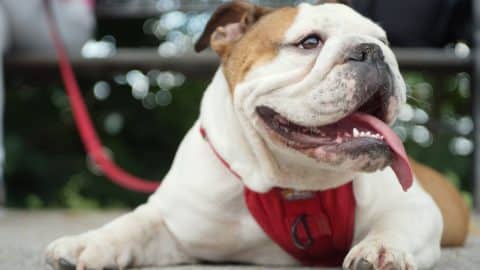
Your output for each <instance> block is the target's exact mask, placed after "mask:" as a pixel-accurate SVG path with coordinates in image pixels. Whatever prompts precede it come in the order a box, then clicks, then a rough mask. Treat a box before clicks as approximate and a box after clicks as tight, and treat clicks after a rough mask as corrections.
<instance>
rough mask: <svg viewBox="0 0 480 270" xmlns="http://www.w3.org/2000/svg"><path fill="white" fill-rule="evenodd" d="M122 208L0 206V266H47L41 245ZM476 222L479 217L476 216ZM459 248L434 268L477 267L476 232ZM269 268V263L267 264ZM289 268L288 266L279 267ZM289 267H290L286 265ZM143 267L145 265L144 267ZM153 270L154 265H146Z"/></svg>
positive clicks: (234, 269)
mask: <svg viewBox="0 0 480 270" xmlns="http://www.w3.org/2000/svg"><path fill="white" fill-rule="evenodd" d="M120 214H122V212H101V213H98V212H65V211H35V212H26V211H10V210H4V211H1V210H0V270H19V269H25V270H27V269H28V270H30V269H49V268H48V267H47V266H46V265H45V264H44V260H43V250H44V248H45V246H46V245H47V244H48V243H49V242H50V241H52V240H54V239H56V238H57V237H59V236H63V235H66V234H74V233H80V232H83V231H85V230H88V229H91V228H95V227H98V226H100V225H102V224H104V223H105V222H107V221H109V220H111V219H113V218H114V217H116V216H118V215H120ZM475 222H476V224H477V226H478V225H480V219H479V218H478V217H477V218H476V221H475ZM474 234H476V235H472V236H471V237H470V239H469V241H468V243H467V245H466V246H465V247H463V248H455V249H445V250H444V251H443V254H442V258H441V260H440V262H439V264H438V266H437V268H436V269H440V270H450V269H452V270H476V269H480V232H478V231H477V232H474ZM270 268H271V267H270ZM161 269H167V270H190V269H192V270H212V269H213V270H216V269H228V270H259V269H267V267H256V266H227V265H216V266H211V265H210V266H209V265H203V266H199V265H195V266H177V267H164V268H161ZM280 269H285V270H289V268H280ZM290 269H291V268H290ZM296 269H301V270H304V269H308V268H296ZM144 270H145V269H144ZM150 270H154V269H150Z"/></svg>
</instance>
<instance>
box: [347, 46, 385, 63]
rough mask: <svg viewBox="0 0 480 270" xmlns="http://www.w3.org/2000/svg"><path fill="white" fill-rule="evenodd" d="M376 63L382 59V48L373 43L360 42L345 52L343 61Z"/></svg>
mask: <svg viewBox="0 0 480 270" xmlns="http://www.w3.org/2000/svg"><path fill="white" fill-rule="evenodd" d="M348 61H355V62H367V63H378V62H379V61H381V62H383V61H384V56H383V52H382V48H380V46H378V45H377V44H374V43H361V44H359V45H357V46H355V47H353V48H352V49H350V50H349V51H348V52H347V53H346V54H345V62H348Z"/></svg>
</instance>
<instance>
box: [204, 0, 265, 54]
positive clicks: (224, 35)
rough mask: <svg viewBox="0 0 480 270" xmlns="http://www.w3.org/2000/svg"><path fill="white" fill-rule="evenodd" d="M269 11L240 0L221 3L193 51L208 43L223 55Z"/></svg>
mask: <svg viewBox="0 0 480 270" xmlns="http://www.w3.org/2000/svg"><path fill="white" fill-rule="evenodd" d="M270 11H272V9H271V8H267V7H260V6H257V5H255V4H252V3H250V2H248V1H242V0H236V1H232V2H229V3H226V4H223V5H221V6H220V7H218V8H217V10H216V11H215V12H214V13H213V15H212V17H211V18H210V21H209V22H208V23H207V26H206V27H205V30H204V31H203V33H202V35H201V36H200V38H199V39H198V41H197V43H196V44H195V51H197V52H200V51H203V50H205V49H206V48H208V46H209V45H210V46H211V47H212V49H213V50H214V51H215V52H216V53H217V54H218V55H220V56H222V55H224V54H225V52H227V51H228V49H229V48H230V47H231V45H233V44H234V43H235V42H236V41H238V40H239V39H240V38H241V37H242V36H243V35H244V34H245V32H246V31H247V30H248V28H249V27H250V26H252V25H253V24H254V23H255V22H257V21H258V20H259V19H260V18H261V17H262V16H263V15H265V14H267V13H269V12H270Z"/></svg>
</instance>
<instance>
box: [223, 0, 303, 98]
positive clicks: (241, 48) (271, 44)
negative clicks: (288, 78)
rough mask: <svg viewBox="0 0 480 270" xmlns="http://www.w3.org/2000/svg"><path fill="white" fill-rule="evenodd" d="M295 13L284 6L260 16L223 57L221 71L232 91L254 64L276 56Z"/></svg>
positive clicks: (295, 10) (294, 10)
mask: <svg viewBox="0 0 480 270" xmlns="http://www.w3.org/2000/svg"><path fill="white" fill-rule="evenodd" d="M297 13H298V10H297V9H296V8H293V7H285V8H281V9H278V10H275V11H273V12H271V13H269V14H267V15H265V16H263V17H262V18H261V19H260V20H259V21H258V22H257V23H256V24H254V25H253V26H252V27H251V28H250V29H249V30H248V31H247V32H246V33H245V35H244V36H243V37H242V38H241V39H240V40H239V41H238V42H237V43H235V44H234V45H233V47H232V49H231V50H230V51H229V52H228V53H227V54H226V55H224V56H223V57H222V62H223V70H224V73H225V76H226V78H227V81H228V84H229V86H230V89H231V90H232V91H233V89H235V86H236V85H237V84H238V83H240V82H241V81H243V79H245V76H246V74H247V73H248V72H249V71H250V70H251V69H252V68H253V67H255V66H257V65H259V64H262V63H265V62H267V61H269V60H271V59H273V58H274V57H275V56H276V55H277V52H278V50H279V46H280V45H281V42H282V40H283V38H284V36H285V32H286V31H287V30H288V28H289V27H290V26H291V25H292V23H293V21H294V19H295V17H296V15H297Z"/></svg>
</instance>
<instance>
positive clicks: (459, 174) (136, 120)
mask: <svg viewBox="0 0 480 270" xmlns="http://www.w3.org/2000/svg"><path fill="white" fill-rule="evenodd" d="M459 76H465V74H460V75H457V74H453V75H450V76H442V77H440V76H435V75H432V74H430V75H427V74H425V73H418V72H407V73H405V78H406V81H407V83H408V85H409V89H410V91H409V103H410V104H411V105H412V108H414V109H418V108H419V109H421V110H424V111H425V112H427V114H428V116H429V118H428V122H427V123H425V124H424V126H425V127H427V129H428V130H429V131H430V132H431V137H432V138H431V139H430V140H428V141H427V142H423V143H418V142H415V140H413V139H412V136H410V135H409V134H411V131H412V129H413V128H414V127H415V126H418V125H419V123H416V122H415V120H414V119H413V120H411V121H407V122H401V121H399V123H398V124H397V126H404V127H405V129H406V130H407V141H406V147H407V150H408V152H409V154H410V155H412V156H413V157H414V158H416V159H417V160H419V161H421V162H424V163H426V164H428V165H430V166H432V167H434V168H436V169H437V170H439V171H440V172H442V173H444V174H445V175H446V176H447V177H448V178H449V179H450V180H451V181H452V183H454V184H455V185H456V186H458V187H459V188H461V189H462V190H465V191H468V190H471V188H472V187H471V183H470V179H471V169H472V164H471V163H472V162H471V155H466V156H461V155H458V154H454V153H452V149H451V147H449V146H450V145H451V142H452V139H453V138H455V137H456V136H459V134H458V132H457V131H456V129H455V125H454V124H455V123H456V121H454V122H453V124H450V125H449V123H448V122H449V121H450V122H452V120H455V119H457V118H459V117H462V116H465V115H467V116H468V115H469V112H470V104H469V98H468V97H469V91H470V89H469V88H468V89H467V91H466V92H465V93H467V94H465V93H463V94H462V91H465V89H463V90H462V89H460V87H464V86H460V85H459V84H458V80H459ZM425 83H427V84H428V85H430V86H431V87H428V85H427V88H428V89H430V90H429V91H431V93H424V92H421V91H420V92H419V90H418V89H416V88H418V86H419V84H425ZM110 84H111V85H112V90H111V93H110V95H109V97H108V98H107V99H105V100H98V99H96V98H95V97H94V95H93V91H92V90H91V89H92V87H93V82H85V83H84V84H83V88H84V89H85V91H84V95H85V97H86V99H87V104H88V107H89V109H90V111H91V114H92V116H93V119H94V123H95V126H96V128H97V130H98V132H99V134H100V137H101V138H102V139H103V141H104V143H105V145H106V146H107V147H108V148H109V149H110V150H111V152H113V154H114V158H115V160H116V161H117V162H118V163H119V164H121V166H123V167H124V168H125V169H127V170H128V171H130V172H132V173H134V174H137V175H141V176H144V177H148V178H150V179H159V180H160V179H162V176H163V175H164V174H165V173H166V172H167V170H168V168H169V166H170V164H171V162H172V159H173V157H174V154H175V151H176V148H177V146H178V144H179V142H180V140H181V139H182V137H183V135H184V134H185V133H186V131H187V130H188V129H189V128H190V126H191V125H192V124H193V123H194V121H195V119H196V117H197V116H198V112H199V104H200V99H201V96H202V93H203V90H204V89H205V88H206V86H207V84H208V81H201V82H200V81H189V80H187V82H186V83H185V84H184V85H183V86H181V87H177V88H173V89H171V90H170V92H171V94H172V101H171V103H170V104H168V105H167V106H157V107H155V108H153V109H147V108H145V107H144V106H143V105H142V104H143V103H142V102H141V101H139V100H136V99H134V98H133V97H132V94H131V89H130V87H127V86H125V85H118V84H116V83H114V82H113V81H111V82H110ZM8 85H9V87H8V89H9V90H8V91H7V108H6V139H5V140H6V150H7V163H6V172H5V173H6V180H7V186H8V206H11V207H25V208H42V207H69V208H98V207H102V208H103V207H109V208H112V207H115V208H121V207H133V206H135V205H137V204H139V203H141V202H143V201H145V199H146V197H147V195H144V194H138V193H134V192H131V191H128V190H124V189H122V188H120V187H118V186H116V185H114V184H112V183H111V182H109V181H107V180H106V179H105V178H104V177H102V176H101V175H98V174H96V173H98V171H97V170H96V169H95V168H94V167H92V164H91V163H90V162H89V161H88V160H87V158H86V156H85V153H84V150H83V147H82V145H81V142H80V141H79V138H78V134H77V132H76V129H75V125H74V123H73V121H72V117H71V113H70V109H69V106H68V103H67V100H66V96H65V94H64V92H63V90H62V89H61V88H60V87H59V86H58V85H60V84H59V82H52V83H51V84H49V85H48V86H47V87H45V88H43V89H41V88H36V87H33V86H31V83H28V82H25V81H23V80H20V79H17V80H9V83H8ZM424 90H425V89H423V90H422V91H424ZM150 91H151V92H158V91H160V90H159V89H154V88H152V89H151V90H150ZM427 92H428V91H427ZM112 115H115V116H117V117H120V118H121V119H122V121H121V122H123V124H121V125H120V126H121V127H120V128H118V129H116V130H115V132H114V134H112V132H107V131H108V129H107V128H106V123H107V121H108V120H107V119H108V118H109V116H112ZM469 136H471V135H470V134H467V135H466V137H467V138H468V137H469ZM466 198H467V200H470V196H469V195H468V192H467V193H466Z"/></svg>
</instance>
